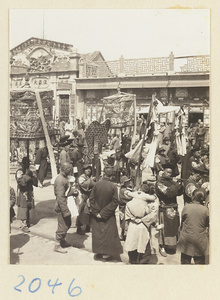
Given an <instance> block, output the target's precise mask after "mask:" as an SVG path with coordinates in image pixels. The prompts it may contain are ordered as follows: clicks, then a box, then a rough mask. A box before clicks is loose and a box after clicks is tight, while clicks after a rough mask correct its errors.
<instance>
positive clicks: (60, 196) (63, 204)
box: [54, 162, 72, 253]
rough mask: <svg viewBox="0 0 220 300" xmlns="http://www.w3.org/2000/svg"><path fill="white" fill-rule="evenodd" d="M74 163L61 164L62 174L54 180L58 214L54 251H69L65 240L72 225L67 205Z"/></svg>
mask: <svg viewBox="0 0 220 300" xmlns="http://www.w3.org/2000/svg"><path fill="white" fill-rule="evenodd" d="M71 172H72V165H71V164H70V163H68V162H64V163H63V164H62V165H61V171H60V174H59V175H58V176H57V177H56V179H55V182H54V195H55V196H56V204H55V211H56V212H57V216H58V227H57V231H56V244H55V247H54V251H56V252H59V253H67V251H66V250H65V249H63V248H66V247H69V246H71V245H69V244H68V243H67V242H66V241H65V237H66V234H67V231H68V230H69V228H70V226H71V212H70V210H69V208H68V206H67V195H66V192H67V190H68V189H69V180H68V176H69V175H71ZM68 196H70V195H68Z"/></svg>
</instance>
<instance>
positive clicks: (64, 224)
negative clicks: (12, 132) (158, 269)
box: [10, 117, 210, 264]
mask: <svg viewBox="0 0 220 300" xmlns="http://www.w3.org/2000/svg"><path fill="white" fill-rule="evenodd" d="M144 124H145V122H144V118H143V117H142V123H141V125H140V130H139V139H141V137H142V133H143V132H144V130H146V128H145V127H144V126H145V125H144ZM80 126H81V127H80V129H78V130H76V129H74V128H73V127H72V125H71V124H70V122H67V123H66V125H65V124H60V139H59V141H58V143H56V145H54V152H55V154H56V158H57V168H58V172H59V175H58V176H57V177H56V178H54V179H53V180H52V183H53V184H54V195H55V198H56V205H55V211H56V212H57V216H58V227H57V231H56V244H55V247H54V251H56V252H59V253H66V252H67V250H66V248H67V247H69V246H71V245H69V244H68V243H67V242H66V240H65V237H66V234H67V231H68V230H69V228H70V226H71V222H72V217H73V216H74V217H76V228H77V231H76V232H77V234H80V235H83V234H85V232H90V231H91V232H92V249H93V252H94V253H95V254H96V259H105V260H109V259H111V258H112V257H120V254H122V253H123V247H124V250H125V251H127V252H128V256H129V262H130V263H131V264H148V263H149V260H150V256H151V243H152V228H155V230H156V231H158V234H159V238H158V247H159V252H160V254H161V255H162V256H163V257H167V255H168V254H172V253H175V252H176V250H177V249H178V250H179V251H180V252H181V264H190V263H191V259H192V258H193V259H194V263H195V264H205V263H206V262H205V254H206V251H207V248H208V228H209V207H210V200H209V144H208V143H207V142H206V129H205V127H204V124H203V123H202V122H199V125H198V126H197V125H195V126H193V125H192V124H190V126H189V127H188V128H187V129H186V133H187V134H186V143H187V152H186V154H185V155H184V156H181V155H179V154H178V151H177V145H176V140H175V138H174V137H173V135H172V132H170V133H169V131H166V126H165V125H164V127H165V128H164V130H161V137H160V142H159V143H158V148H157V151H156V155H155V158H154V165H153V167H151V168H149V170H147V172H145V171H144V170H142V181H141V183H139V184H137V168H138V164H139V163H142V162H143V161H144V155H145V154H144V150H143V152H142V153H141V154H140V156H139V157H138V159H136V160H134V159H133V158H134V157H132V159H131V158H129V156H127V155H126V154H127V153H128V152H129V151H130V149H135V147H136V144H138V142H139V140H137V141H136V144H134V145H131V140H132V139H131V136H130V135H129V133H126V132H124V133H120V134H119V132H115V133H114V134H112V135H111V136H109V137H108V143H107V144H105V145H103V153H104V154H105V155H104V154H103V155H100V157H99V159H98V160H99V164H97V162H96V164H94V160H92V159H91V158H89V157H88V155H87V153H88V147H87V144H86V140H85V134H84V130H85V124H84V122H83V123H82V124H81V125H80ZM167 132H168V133H167ZM146 142H147V141H146ZM145 148H146V149H147V147H145ZM146 151H147V150H146ZM34 165H35V171H36V172H33V171H31V170H30V167H29V165H28V163H27V157H23V158H22V160H21V168H19V169H18V170H17V172H16V181H17V186H18V190H17V202H16V204H17V206H18V212H17V219H18V220H21V229H22V230H23V231H24V232H25V233H28V232H29V231H30V228H29V227H30V214H29V211H30V210H31V209H33V208H34V197H33V186H38V187H40V188H43V187H44V180H45V178H46V176H47V170H48V165H49V161H48V150H47V147H46V146H45V145H44V146H43V147H41V148H39V149H38V150H37V151H36V156H35V162H34ZM97 166H98V167H97ZM144 172H145V173H146V176H145V175H144ZM145 177H146V178H145ZM181 195H183V199H184V208H183V210H182V215H181V218H180V212H179V209H178V202H177V197H178V196H181ZM10 200H11V206H10V216H11V218H10V221H11V222H12V218H13V216H14V211H13V206H14V205H15V192H14V191H13V189H12V188H11V191H10ZM117 209H119V213H118V214H119V219H120V222H119V223H120V226H118V224H117V221H116V210H117ZM180 221H181V222H180ZM122 244H123V247H122Z"/></svg>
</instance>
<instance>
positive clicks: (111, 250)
mask: <svg viewBox="0 0 220 300" xmlns="http://www.w3.org/2000/svg"><path fill="white" fill-rule="evenodd" d="M112 173H113V170H112V167H109V166H106V167H105V169H104V176H103V177H102V178H101V179H100V180H99V181H98V182H97V183H96V184H95V186H94V187H93V189H92V192H91V194H90V207H91V212H92V219H91V221H92V251H93V252H94V253H97V255H96V258H97V259H98V258H105V259H110V258H111V256H116V255H117V256H118V255H119V254H121V253H123V250H122V246H121V243H120V239H119V236H118V229H117V225H116V217H115V210H116V208H117V206H118V191H117V187H116V185H115V184H114V183H112V182H111V176H112Z"/></svg>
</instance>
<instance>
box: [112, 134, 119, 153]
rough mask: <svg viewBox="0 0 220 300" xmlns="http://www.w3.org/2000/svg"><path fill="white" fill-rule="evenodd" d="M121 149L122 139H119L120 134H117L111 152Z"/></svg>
mask: <svg viewBox="0 0 220 300" xmlns="http://www.w3.org/2000/svg"><path fill="white" fill-rule="evenodd" d="M119 147H120V138H119V134H115V135H114V136H113V139H112V140H111V142H110V147H109V148H110V150H113V149H114V150H116V149H118V148H119Z"/></svg>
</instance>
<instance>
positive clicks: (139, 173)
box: [135, 94, 156, 187]
mask: <svg viewBox="0 0 220 300" xmlns="http://www.w3.org/2000/svg"><path fill="white" fill-rule="evenodd" d="M155 98H156V95H155V94H153V95H152V100H151V104H150V107H151V105H153V101H154V100H155ZM150 121H151V113H150V108H149V113H148V116H147V122H146V130H145V132H144V136H143V143H142V145H141V150H140V155H139V160H138V166H137V171H136V176H135V183H136V186H137V187H139V186H140V183H141V180H142V172H141V168H140V167H141V156H142V151H143V148H144V142H145V138H146V135H147V133H148V130H149V125H150Z"/></svg>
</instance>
